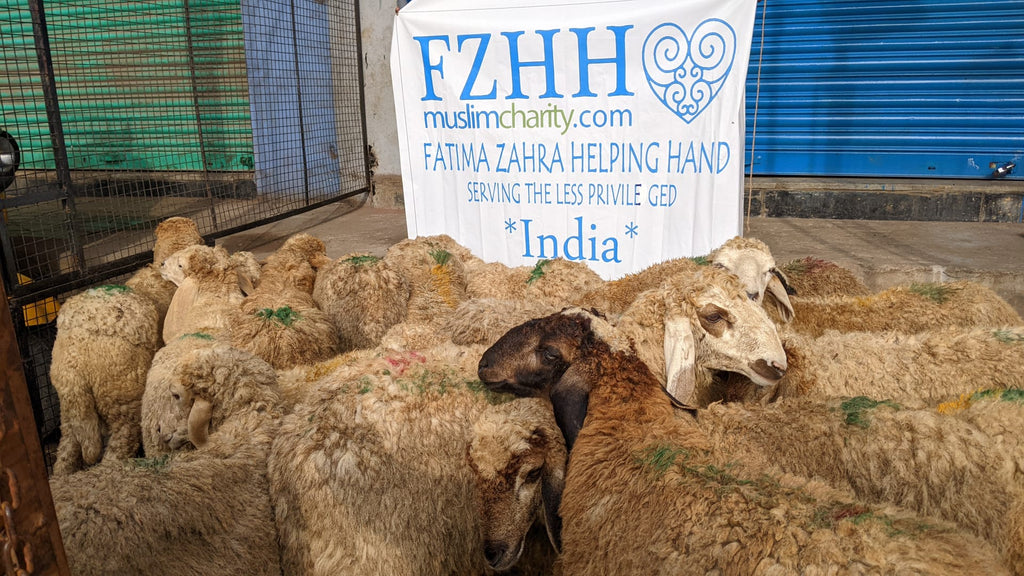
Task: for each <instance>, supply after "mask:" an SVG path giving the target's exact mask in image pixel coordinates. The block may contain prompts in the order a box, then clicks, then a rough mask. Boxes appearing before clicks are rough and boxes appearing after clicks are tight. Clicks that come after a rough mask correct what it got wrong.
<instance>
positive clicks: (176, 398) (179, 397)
mask: <svg viewBox="0 0 1024 576" xmlns="http://www.w3.org/2000/svg"><path fill="white" fill-rule="evenodd" d="M171 398H174V399H175V401H177V400H181V396H180V395H178V394H175V393H173V392H172V393H171Z"/></svg>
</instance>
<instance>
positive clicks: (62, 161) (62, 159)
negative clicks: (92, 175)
mask: <svg viewBox="0 0 1024 576" xmlns="http://www.w3.org/2000/svg"><path fill="white" fill-rule="evenodd" d="M28 5H29V10H30V11H31V13H32V35H33V37H34V38H35V44H36V58H37V59H38V61H39V79H40V81H41V83H42V89H43V99H44V102H45V103H46V121H47V123H48V124H49V127H50V142H51V143H52V145H53V160H54V164H55V168H56V171H57V183H58V185H59V186H60V189H61V191H62V192H63V193H64V196H63V198H62V199H61V200H62V202H61V203H62V204H63V208H64V218H65V220H64V222H65V225H66V230H67V231H68V232H69V233H70V238H69V241H70V243H71V253H72V254H73V255H74V257H75V259H76V260H77V262H76V268H78V269H79V270H82V271H84V270H85V248H84V246H83V242H82V238H83V234H82V231H81V230H80V228H79V226H78V225H77V224H76V223H75V198H74V189H73V186H72V182H71V166H70V164H69V163H68V151H67V145H66V143H65V142H64V125H63V123H62V122H61V119H60V102H59V101H58V98H57V84H56V82H55V80H54V73H53V58H52V55H51V53H50V35H49V32H48V31H47V28H46V12H45V10H44V9H43V0H29V2H28ZM11 264H12V266H13V264H14V263H13V262H12V263H11Z"/></svg>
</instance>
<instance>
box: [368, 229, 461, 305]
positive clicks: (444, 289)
mask: <svg viewBox="0 0 1024 576" xmlns="http://www.w3.org/2000/svg"><path fill="white" fill-rule="evenodd" d="M446 246H448V243H446V242H440V241H439V240H437V239H436V237H432V236H425V237H420V238H413V239H406V240H402V241H401V242H398V243H397V244H394V245H393V246H391V247H390V248H388V251H387V253H386V254H385V255H384V259H385V260H387V261H389V262H390V263H391V264H393V265H394V266H395V267H396V268H397V269H398V270H399V272H400V273H401V274H402V275H403V276H404V277H405V279H406V281H407V282H409V288H410V294H409V306H408V313H407V315H406V321H408V322H413V323H417V324H431V323H434V324H438V323H440V322H442V321H443V319H444V318H445V317H447V316H450V315H451V314H452V312H453V311H454V310H455V308H456V307H457V306H458V305H459V303H460V302H462V301H464V300H466V298H467V297H468V296H467V292H466V275H465V269H464V266H463V264H462V261H461V260H460V259H459V257H458V256H457V255H456V253H455V252H451V251H449V250H448V249H447V248H446Z"/></svg>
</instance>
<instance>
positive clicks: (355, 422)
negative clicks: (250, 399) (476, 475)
mask: <svg viewBox="0 0 1024 576" xmlns="http://www.w3.org/2000/svg"><path fill="white" fill-rule="evenodd" d="M492 397H493V396H491V395H489V393H486V392H485V391H484V390H483V387H482V386H480V385H479V384H478V383H477V384H474V383H473V382H472V381H471V380H467V379H465V377H464V376H459V375H458V374H457V373H455V372H453V371H451V370H450V369H444V368H439V367H436V366H435V367H434V368H430V367H427V366H420V365H414V366H410V367H408V368H407V370H403V371H401V373H400V372H399V371H398V370H397V369H395V370H383V371H377V372H375V373H367V374H364V375H363V376H360V377H358V378H356V379H352V380H343V379H337V378H336V377H326V378H325V379H323V380H321V381H320V388H319V389H318V390H317V391H316V392H315V393H313V394H312V395H311V396H310V400H309V401H308V402H305V403H303V404H300V405H298V406H296V407H295V409H294V411H293V413H292V414H290V415H288V416H286V417H285V418H284V420H283V422H282V426H281V429H280V434H279V435H278V437H277V438H276V440H275V441H274V445H273V449H272V452H271V457H270V465H269V474H270V482H271V490H272V493H273V495H274V506H275V513H276V515H277V521H278V526H279V529H280V539H281V544H282V564H283V566H284V568H285V572H286V573H303V574H340V573H344V574H422V575H429V574H451V573H459V574H470V573H472V574H476V573H481V572H482V571H483V569H484V564H483V554H482V550H481V547H480V546H481V543H480V535H479V530H478V528H477V526H476V525H475V521H474V515H475V512H474V511H473V484H472V477H471V474H470V471H469V468H468V466H466V465H465V464H466V460H465V458H466V454H467V448H468V446H469V442H470V431H471V427H470V426H471V422H472V421H473V419H474V417H475V415H476V414H478V413H479V412H481V411H482V410H484V409H485V407H486V406H488V405H489V402H488V398H492Z"/></svg>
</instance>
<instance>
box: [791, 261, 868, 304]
mask: <svg viewBox="0 0 1024 576" xmlns="http://www.w3.org/2000/svg"><path fill="white" fill-rule="evenodd" d="M779 271H780V272H781V273H782V274H784V275H785V276H786V280H787V281H788V282H789V286H790V287H791V288H792V289H793V291H794V292H795V293H796V295H797V296H799V297H801V298H810V297H814V296H830V297H831V296H867V295H868V294H871V289H869V288H868V287H867V286H866V285H865V284H864V282H862V281H861V280H860V278H858V277H857V276H856V275H854V273H853V272H851V271H850V270H847V269H846V268H843V267H842V266H839V265H838V264H836V263H835V262H829V261H828V260H821V259H820V258H814V257H812V256H807V257H805V258H799V259H796V260H791V261H789V262H787V263H785V264H783V265H782V266H779Z"/></svg>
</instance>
